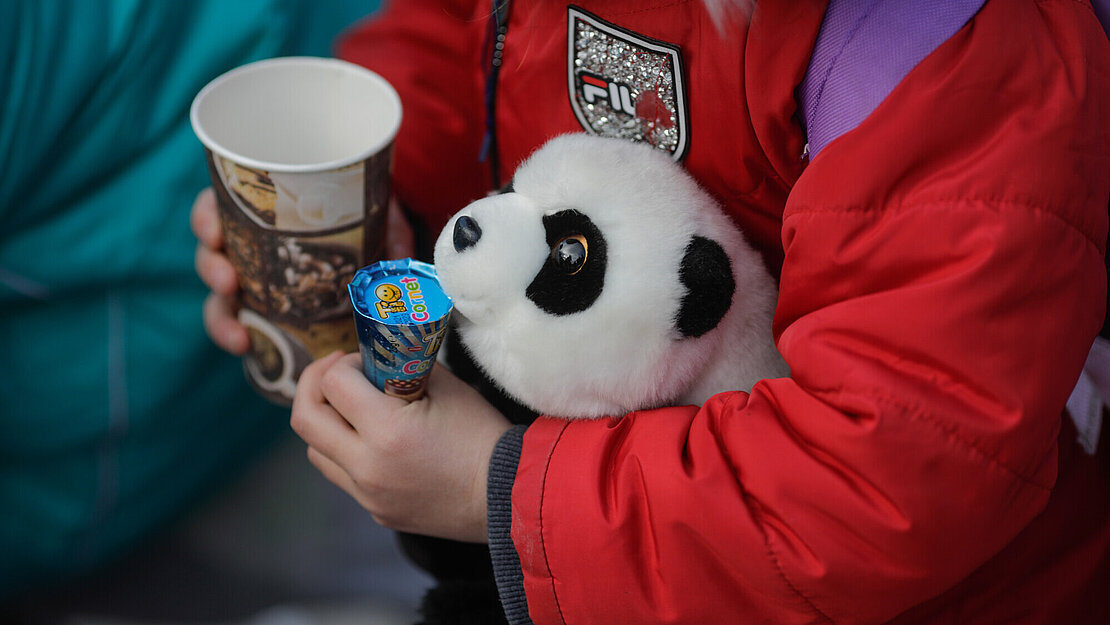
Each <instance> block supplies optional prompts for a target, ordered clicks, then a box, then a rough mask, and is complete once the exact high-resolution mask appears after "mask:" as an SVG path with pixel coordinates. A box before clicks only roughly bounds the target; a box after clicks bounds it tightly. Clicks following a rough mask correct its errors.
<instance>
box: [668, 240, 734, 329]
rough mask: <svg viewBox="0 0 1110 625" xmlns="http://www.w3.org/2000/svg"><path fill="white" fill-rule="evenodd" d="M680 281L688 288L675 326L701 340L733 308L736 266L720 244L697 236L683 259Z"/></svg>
mask: <svg viewBox="0 0 1110 625" xmlns="http://www.w3.org/2000/svg"><path fill="white" fill-rule="evenodd" d="M679 279H680V280H681V282H682V285H683V286H685V287H686V295H684V296H683V297H682V304H681V305H680V306H679V309H678V315H677V317H676V319H675V325H676V326H677V327H678V331H679V332H681V333H682V335H683V336H686V337H698V336H701V335H703V334H705V333H706V332H709V331H710V330H712V329H713V328H715V327H717V324H718V323H720V322H721V319H722V318H723V317H724V316H725V313H727V312H728V309H729V307H730V306H732V296H733V295H734V294H735V293H736V280H735V279H734V278H733V277H732V262H731V261H730V260H729V258H728V254H725V250H724V249H723V248H722V247H721V246H720V244H719V243H717V242H716V241H713V240H711V239H707V238H705V237H700V236H696V237H694V238H693V239H691V240H690V244H689V245H687V246H686V252H685V253H684V254H683V255H682V267H681V269H680V271H679Z"/></svg>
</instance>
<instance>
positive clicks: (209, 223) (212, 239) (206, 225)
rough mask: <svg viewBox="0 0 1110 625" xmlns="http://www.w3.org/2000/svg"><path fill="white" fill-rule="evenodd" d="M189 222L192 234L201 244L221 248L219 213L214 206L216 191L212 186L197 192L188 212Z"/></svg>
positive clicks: (221, 236) (214, 248)
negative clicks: (191, 207)
mask: <svg viewBox="0 0 1110 625" xmlns="http://www.w3.org/2000/svg"><path fill="white" fill-rule="evenodd" d="M189 224H190V225H191V226H192V228H193V235H195V236H196V237H197V240H198V241H200V242H201V244H202V245H204V246H205V247H208V248H210V249H213V250H218V249H221V248H223V246H224V242H223V233H221V232H220V215H219V211H218V210H217V207H216V192H215V191H214V190H213V189H212V187H208V188H207V189H204V190H203V191H201V192H200V193H198V194H197V198H196V200H194V201H193V210H192V212H191V213H190V214H189Z"/></svg>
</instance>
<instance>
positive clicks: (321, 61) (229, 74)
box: [189, 56, 404, 173]
mask: <svg viewBox="0 0 1110 625" xmlns="http://www.w3.org/2000/svg"><path fill="white" fill-rule="evenodd" d="M287 64H305V65H321V66H324V65H326V66H331V67H333V68H338V69H340V70H342V71H344V72H347V73H350V74H356V75H359V76H361V77H362V78H364V79H369V80H370V81H371V82H374V83H377V84H378V86H380V87H383V90H384V93H385V95H386V97H387V98H388V100H389V102H390V103H391V104H392V105H393V108H394V109H395V110H396V111H397V115H396V117H395V119H394V121H393V124H392V125H391V126H390V127H389V128H388V131H387V132H386V133H384V135H383V137H382V139H381V140H380V141H378V142H375V143H373V144H371V145H370V146H369V147H367V148H366V149H364V150H362V151H361V152H358V153H356V154H353V155H351V156H348V157H344V158H341V159H336V160H332V161H322V162H319V163H278V162H274V161H263V160H259V159H256V158H251V157H249V156H245V155H243V154H240V153H238V152H235V151H233V150H229V149H227V148H225V147H224V146H223V145H221V144H220V143H219V142H218V141H216V140H215V139H213V138H212V137H211V136H210V135H209V134H208V133H207V132H206V131H205V130H204V128H203V126H202V125H201V123H200V119H199V117H200V107H201V106H202V103H203V101H204V99H205V98H206V97H207V96H208V94H210V93H211V92H213V91H214V90H216V89H217V88H219V87H220V86H221V85H222V84H223V83H225V82H227V81H229V80H234V79H235V78H236V77H238V76H239V75H240V74H244V73H247V72H251V71H256V70H258V68H260V67H264V66H267V65H287ZM403 114H404V110H403V109H402V107H401V97H400V96H399V95H398V94H397V90H396V89H394V88H393V85H391V84H390V83H389V81H387V80H386V79H385V78H383V77H382V76H381V75H380V74H377V73H376V72H373V71H371V70H369V69H367V68H365V67H363V66H361V65H357V64H355V63H351V62H349V61H344V60H342V59H336V58H331V57H317V56H279V57H273V58H268V59H262V60H260V61H253V62H251V63H246V64H244V65H240V66H238V67H235V68H233V69H230V70H228V71H226V72H224V73H223V74H220V75H219V76H217V77H216V78H213V79H212V80H211V81H210V82H208V84H206V85H205V86H204V87H203V88H202V89H201V90H200V91H199V92H197V95H196V96H195V97H194V98H193V102H192V104H191V105H190V106H189V122H190V124H191V125H192V127H193V133H194V134H196V136H197V138H198V139H199V140H200V142H201V143H202V144H203V145H204V147H206V148H208V149H209V150H211V151H212V152H214V153H216V154H218V155H219V156H222V157H223V158H226V159H229V160H232V161H235V162H236V163H239V164H240V165H245V166H247V167H252V168H255V169H261V170H263V171H267V172H273V173H313V172H321V171H328V170H332V169H340V168H343V167H347V166H349V165H354V164H355V163H358V162H360V161H365V160H367V159H368V158H370V157H371V156H373V155H374V154H377V153H378V152H380V151H381V150H382V149H383V148H385V147H386V146H388V145H389V144H390V143H392V142H393V140H394V139H396V137H397V131H398V130H400V128H401V118H402V116H403Z"/></svg>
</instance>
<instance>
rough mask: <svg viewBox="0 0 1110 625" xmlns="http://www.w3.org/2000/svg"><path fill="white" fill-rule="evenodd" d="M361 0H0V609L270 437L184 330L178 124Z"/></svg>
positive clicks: (196, 184)
mask: <svg viewBox="0 0 1110 625" xmlns="http://www.w3.org/2000/svg"><path fill="white" fill-rule="evenodd" d="M376 5H377V2H375V1H372V0H328V1H327V2H312V1H311V0H303V1H302V0H236V2H234V3H227V2H222V1H216V0H203V1H202V0H179V1H165V2H149V1H143V0H103V1H85V0H70V1H65V0H0V602H2V601H3V600H5V599H9V598H11V597H12V596H13V595H14V594H15V593H17V592H19V591H20V590H21V589H27V588H30V587H32V586H34V585H42V584H45V583H48V582H53V581H57V580H59V579H62V578H65V577H66V576H70V575H73V574H77V573H81V572H84V571H88V570H90V569H91V568H93V567H95V566H97V565H99V564H101V563H103V562H105V561H106V560H107V559H109V558H111V557H113V556H116V555H118V554H120V553H121V552H123V551H124V550H126V549H127V548H128V547H130V546H133V545H135V544H136V543H137V542H138V541H139V540H141V539H142V538H144V537H146V536H148V535H150V534H151V533H152V532H153V531H155V530H156V529H157V528H159V527H161V526H163V525H165V524H166V523H167V522H168V521H169V520H171V519H173V518H174V517H176V516H178V515H180V514H181V513H182V512H183V511H184V510H186V509H187V508H188V507H189V506H190V505H191V504H193V503H195V502H197V501H198V499H199V498H201V497H203V496H204V495H206V494H209V493H211V492H212V491H213V490H214V489H215V488H217V487H219V486H220V485H221V484H224V483H226V482H227V481H228V480H230V479H231V478H232V477H233V476H234V474H235V472H236V471H237V470H238V469H240V468H243V467H245V465H246V463H248V462H249V461H250V460H251V459H252V458H254V457H256V456H257V454H258V453H259V452H260V451H261V450H263V449H264V448H266V447H267V446H268V445H269V444H271V443H272V442H273V441H274V440H275V439H276V438H277V437H279V436H283V435H286V433H287V432H288V431H289V428H288V410H287V409H279V408H277V407H274V406H270V405H267V404H266V403H265V402H263V401H262V400H260V399H259V398H258V397H256V396H255V395H254V394H253V393H252V392H251V390H250V389H249V387H248V386H247V384H246V383H245V381H244V378H243V373H242V370H241V367H240V363H239V361H238V359H236V358H233V357H231V356H228V355H226V354H223V353H221V352H220V351H219V350H218V349H217V348H216V347H214V346H213V344H212V343H211V342H210V341H209V340H208V338H207V337H206V335H205V333H204V329H203V327H202V324H201V303H202V301H203V298H204V296H205V295H206V289H205V288H204V287H203V285H202V284H201V283H200V281H199V279H198V278H197V277H196V274H195V272H194V269H193V251H194V248H195V246H196V241H195V239H194V238H193V236H192V234H191V232H190V229H189V211H190V207H191V206H192V202H193V199H194V197H195V196H196V194H197V192H198V191H200V190H201V189H202V188H204V187H205V186H208V177H207V176H208V174H207V170H206V169H205V164H204V153H203V149H202V147H201V144H200V142H199V141H197V139H196V138H195V136H194V135H193V133H192V130H191V128H190V126H189V122H188V111H189V105H190V103H191V101H192V98H193V96H194V95H195V94H196V92H197V91H198V90H200V88H201V87H203V86H204V84H205V83H207V82H208V81H209V80H211V79H212V78H214V77H215V76H217V75H219V74H220V73H222V72H224V71H226V70H228V69H230V68H232V67H235V66H237V65H241V64H243V63H247V62H249V61H253V60H257V59H261V58H267V57H273V56H283V55H291V54H311V55H320V56H324V55H328V54H330V52H331V50H330V46H331V41H332V39H333V38H334V37H335V36H336V35H337V34H338V32H339V31H340V30H341V29H342V28H343V27H345V26H347V25H350V24H351V23H353V22H354V21H355V20H356V19H358V18H359V17H362V16H365V15H366V14H368V13H370V12H372V11H373V10H374V9H375V8H376Z"/></svg>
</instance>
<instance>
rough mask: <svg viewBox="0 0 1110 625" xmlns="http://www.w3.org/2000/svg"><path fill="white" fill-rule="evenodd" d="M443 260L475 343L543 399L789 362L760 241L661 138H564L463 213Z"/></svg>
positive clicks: (759, 371)
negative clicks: (776, 328) (751, 238)
mask: <svg viewBox="0 0 1110 625" xmlns="http://www.w3.org/2000/svg"><path fill="white" fill-rule="evenodd" d="M435 263H436V269H437V271H438V273H439V277H440V280H441V282H442V285H443V287H444V289H445V290H446V291H447V293H448V294H449V295H450V296H451V298H452V299H453V300H454V304H455V311H456V312H455V315H456V320H457V330H458V332H459V335H460V339H461V341H462V343H463V344H464V345H465V346H466V348H467V349H468V351H470V353H471V356H472V357H473V358H474V360H475V361H476V362H477V363H478V365H479V366H480V367H481V368H482V369H483V370H485V372H486V373H487V374H488V375H489V376H490V377H491V378H492V379H493V380H494V381H495V382H496V383H497V384H499V385H500V386H501V387H502V388H503V389H504V390H505V391H506V392H507V393H508V394H509V395H511V396H512V397H514V398H515V399H516V400H518V401H519V402H521V403H523V404H524V405H526V406H528V407H530V408H532V409H533V410H535V411H537V412H539V413H542V414H546V415H550V416H560V417H568V418H575V417H579V418H581V417H598V416H606V415H612V416H619V415H623V414H625V413H627V412H629V411H632V410H637V409H642V408H649V407H656V406H661V405H678V404H700V403H702V402H704V401H705V400H706V399H708V398H709V397H710V396H711V395H713V394H715V393H718V392H721V391H726V390H749V389H750V388H751V386H752V385H753V384H754V383H755V382H756V381H758V380H760V379H763V378H769V377H780V376H785V375H787V374H788V369H787V367H786V365H785V363H784V362H783V360H782V358H781V356H780V355H779V353H778V351H777V350H776V349H775V346H774V344H773V341H772V338H771V318H772V314H773V312H774V308H775V303H776V298H777V291H776V288H775V284H774V281H773V280H772V278H771V276H770V275H769V274H768V272H767V271H766V269H765V267H764V265H763V262H762V259H761V258H760V256H759V254H758V253H756V252H755V250H753V249H752V248H751V247H750V246H749V245H748V244H747V242H746V241H745V240H744V239H743V236H742V235H741V233H740V232H739V231H738V230H737V228H736V227H735V225H734V224H733V222H732V221H731V220H729V218H728V217H727V216H725V215H724V213H723V212H722V211H721V210H720V208H719V206H718V205H717V204H716V202H715V201H714V200H713V199H712V198H711V197H710V196H709V195H708V194H707V193H706V192H705V191H704V190H702V189H701V188H700V187H698V185H697V184H696V183H695V181H694V180H693V179H692V178H691V177H690V176H689V175H688V174H687V173H686V172H685V171H684V170H683V169H682V168H681V166H679V165H678V164H676V163H675V162H673V160H672V159H671V158H670V157H669V156H668V155H666V154H664V153H662V152H661V151H659V150H656V149H654V148H652V147H650V146H647V145H643V144H636V143H632V142H629V141H625V140H621V139H608V138H601V137H596V136H592V135H586V134H573V135H564V136H561V137H557V138H555V139H552V140H551V141H549V142H548V143H546V144H545V145H544V146H543V147H542V148H540V149H539V150H537V151H536V152H535V153H534V154H532V156H530V157H529V158H528V159H527V160H526V161H525V162H524V163H523V164H522V165H521V166H520V167H519V168H518V169H517V171H516V173H515V175H514V177H513V180H512V183H511V185H510V186H509V187H508V188H507V189H506V190H505V192H504V193H501V194H498V195H492V196H489V197H486V198H483V199H481V200H478V201H475V202H473V203H472V204H470V205H469V206H467V207H466V208H464V209H463V210H461V211H459V213H458V214H456V215H455V216H453V217H452V219H451V221H450V222H449V223H448V224H447V226H446V228H444V230H443V232H442V233H441V234H440V236H439V239H438V241H437V242H436V246H435Z"/></svg>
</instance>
